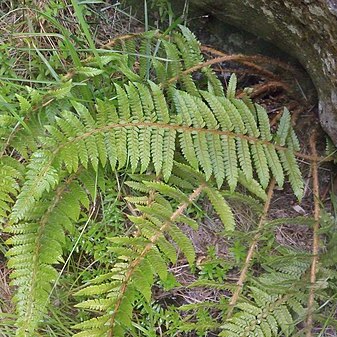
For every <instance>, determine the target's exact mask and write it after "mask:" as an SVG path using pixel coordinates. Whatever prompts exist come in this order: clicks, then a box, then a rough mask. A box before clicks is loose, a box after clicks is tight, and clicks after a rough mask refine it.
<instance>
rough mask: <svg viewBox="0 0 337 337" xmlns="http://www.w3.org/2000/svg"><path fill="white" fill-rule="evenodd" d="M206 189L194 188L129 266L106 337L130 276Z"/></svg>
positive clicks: (110, 333) (109, 336)
mask: <svg viewBox="0 0 337 337" xmlns="http://www.w3.org/2000/svg"><path fill="white" fill-rule="evenodd" d="M204 188H206V184H205V183H203V184H201V185H200V186H199V187H198V188H196V189H195V190H194V191H193V193H192V194H191V195H190V196H189V198H188V201H186V202H184V203H182V204H180V206H179V207H178V208H177V209H176V210H175V212H174V213H173V214H172V215H171V217H170V219H169V221H166V222H165V223H164V224H163V225H162V226H161V227H160V229H159V230H158V232H157V233H156V234H154V235H153V236H152V237H151V238H150V239H149V241H150V242H149V243H148V244H147V245H146V246H145V247H144V249H143V251H142V252H141V253H140V255H139V256H138V257H137V258H136V259H135V260H134V261H133V262H132V263H131V264H130V266H129V268H128V270H127V272H126V274H125V278H124V281H123V283H122V286H121V288H120V291H119V296H118V299H117V301H116V304H115V306H114V309H113V314H112V316H111V319H110V329H109V332H108V337H113V336H114V331H113V330H114V329H113V327H114V322H115V318H116V315H117V313H118V310H119V307H120V306H121V304H122V300H123V298H124V295H125V292H126V290H127V288H128V284H129V282H130V281H131V278H132V275H133V273H134V272H135V270H136V268H137V267H138V266H139V264H140V263H141V262H142V260H143V259H144V258H145V256H146V255H147V253H148V252H149V251H150V250H151V249H152V248H153V246H154V245H155V244H156V242H157V241H158V239H159V238H160V237H161V236H162V235H163V233H164V232H165V231H167V230H168V229H169V228H170V225H171V223H172V222H174V221H176V220H177V218H179V216H181V215H182V214H183V212H184V211H185V210H186V208H187V207H188V206H189V205H190V204H191V203H192V202H193V201H194V200H195V199H197V198H198V197H199V195H200V194H201V192H202V191H203V190H204Z"/></svg>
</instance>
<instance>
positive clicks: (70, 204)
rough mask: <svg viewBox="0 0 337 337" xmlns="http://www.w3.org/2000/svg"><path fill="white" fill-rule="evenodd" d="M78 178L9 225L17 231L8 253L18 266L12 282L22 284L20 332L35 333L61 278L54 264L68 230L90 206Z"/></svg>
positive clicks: (18, 300)
mask: <svg viewBox="0 0 337 337" xmlns="http://www.w3.org/2000/svg"><path fill="white" fill-rule="evenodd" d="M75 178H76V177H75V176H71V177H70V178H69V179H68V180H66V181H65V182H64V183H62V184H60V185H59V187H58V188H57V189H56V191H55V195H54V196H53V197H52V198H50V199H49V198H47V199H45V200H42V201H39V202H34V207H35V213H34V214H30V215H29V216H28V215H27V214H25V215H23V213H19V214H18V215H17V219H21V218H22V217H23V216H24V217H25V218H26V219H27V220H25V221H22V222H20V223H19V224H17V225H12V226H8V227H7V228H6V231H7V232H9V233H13V234H14V235H13V236H12V237H11V238H10V239H9V240H8V241H7V243H8V244H10V245H13V247H12V248H10V249H9V251H8V253H7V254H8V256H9V261H8V266H9V267H10V268H12V269H13V270H14V271H13V272H12V274H11V278H12V284H13V285H16V286H18V290H17V292H16V294H15V297H14V300H15V302H16V308H17V314H18V320H17V322H16V325H17V329H18V330H17V336H33V335H34V334H35V331H36V329H37V326H38V323H39V322H40V320H41V319H42V317H43V315H44V314H45V312H46V310H47V304H48V302H49V296H50V291H51V289H52V284H53V283H54V282H55V281H56V279H57V271H56V269H55V268H54V267H53V265H55V264H56V263H59V262H61V261H62V253H63V246H64V244H65V230H67V231H70V232H72V231H73V227H72V226H73V223H74V221H76V220H78V218H79V214H80V209H81V207H82V206H85V207H87V208H88V207H89V200H88V197H87V194H86V192H85V191H84V189H83V186H81V184H80V183H79V181H77V180H75ZM53 183H54V181H53ZM47 188H48V187H47ZM37 190H39V189H37ZM25 193H26V192H25ZM27 193H28V192H27Z"/></svg>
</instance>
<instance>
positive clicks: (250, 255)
mask: <svg viewBox="0 0 337 337" xmlns="http://www.w3.org/2000/svg"><path fill="white" fill-rule="evenodd" d="M274 187H275V179H272V180H271V182H270V184H269V187H268V193H267V200H266V202H265V204H264V207H263V213H262V216H261V218H260V221H259V224H258V225H257V231H256V234H255V235H254V238H253V242H252V243H251V245H250V247H249V250H248V254H247V256H246V261H245V263H244V265H243V268H242V269H241V273H240V276H239V280H238V281H237V282H236V285H237V288H236V290H235V292H234V293H233V295H232V298H231V300H230V302H229V309H228V312H227V319H228V318H230V317H231V315H232V313H233V309H234V307H235V305H236V302H237V301H238V299H239V296H240V294H241V291H242V288H243V284H244V282H245V280H246V278H247V273H248V269H249V266H250V263H251V261H252V259H253V256H254V252H255V248H256V246H257V243H258V241H259V239H260V235H261V230H262V229H263V226H264V224H265V223H266V219H267V215H268V211H269V207H270V202H271V199H272V196H273V192H274Z"/></svg>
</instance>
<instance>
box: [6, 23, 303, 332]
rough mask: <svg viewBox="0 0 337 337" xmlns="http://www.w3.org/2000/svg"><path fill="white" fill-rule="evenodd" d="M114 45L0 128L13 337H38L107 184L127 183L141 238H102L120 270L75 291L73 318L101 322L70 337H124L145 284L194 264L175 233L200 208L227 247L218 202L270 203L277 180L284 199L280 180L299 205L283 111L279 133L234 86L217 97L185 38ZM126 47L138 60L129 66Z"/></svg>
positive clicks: (224, 210) (290, 133)
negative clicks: (242, 195) (200, 203)
mask: <svg viewBox="0 0 337 337" xmlns="http://www.w3.org/2000/svg"><path fill="white" fill-rule="evenodd" d="M122 41H123V40H120V41H119V46H117V48H119V49H121V52H120V53H115V54H111V53H106V55H105V54H103V55H101V56H100V62H98V60H93V59H90V58H89V59H87V60H86V62H83V64H77V65H76V67H74V69H71V71H70V72H69V73H67V74H66V75H65V76H64V77H63V80H62V81H63V82H61V83H60V84H59V86H58V87H57V88H55V89H52V90H49V91H46V93H45V95H42V94H40V93H38V92H37V91H34V90H31V91H30V93H29V95H27V96H24V95H18V96H17V97H16V100H17V101H16V102H15V104H16V105H15V109H12V110H11V111H8V112H6V113H4V115H2V116H1V121H4V122H5V123H4V127H3V128H2V129H1V148H2V151H1V156H0V171H1V173H2V183H1V185H0V217H1V221H2V222H3V223H5V224H6V231H7V232H9V233H11V234H12V237H11V238H10V239H9V240H8V243H9V244H10V245H11V246H12V247H11V248H10V250H9V252H8V256H9V267H10V268H12V269H13V273H12V279H13V281H12V284H13V285H15V286H17V292H16V296H15V301H16V306H17V313H18V317H19V318H18V320H17V336H20V337H21V336H22V337H26V336H27V337H28V336H29V337H30V336H34V335H36V334H37V330H38V328H39V324H40V322H41V321H43V317H44V315H45V314H46V312H47V309H48V302H49V298H50V293H51V291H52V288H53V286H54V284H55V282H56V280H57V277H58V276H57V268H56V266H57V264H58V263H60V262H62V261H63V258H62V256H63V250H64V246H65V237H66V235H70V236H72V233H73V232H74V226H76V225H77V223H78V221H79V217H80V214H81V212H83V213H85V214H87V213H88V212H89V209H90V207H91V205H92V204H94V205H96V197H97V189H98V188H100V189H102V190H103V191H104V184H103V182H102V176H106V177H108V178H109V179H114V174H115V173H116V172H118V171H122V170H123V172H125V173H128V174H130V179H131V180H130V181H129V182H128V183H127V185H128V186H129V188H131V189H132V190H133V192H132V194H131V195H130V196H129V197H128V199H126V200H127V201H128V203H131V204H134V206H132V207H134V208H135V211H134V212H133V213H135V214H138V216H136V215H135V214H133V215H132V216H131V215H129V216H128V217H129V221H131V222H132V223H133V225H134V227H135V228H136V232H135V234H134V235H130V236H121V237H113V238H111V239H110V241H111V245H110V247H109V249H110V251H111V252H112V253H114V254H115V256H117V262H116V263H115V264H114V265H113V266H111V271H110V272H109V273H107V274H106V275H100V276H99V277H98V278H97V279H94V280H93V281H92V282H91V283H90V284H89V285H88V286H87V287H86V288H84V289H82V290H81V291H80V292H78V295H79V296H86V297H88V299H87V300H85V301H83V302H81V303H79V304H78V307H80V308H84V309H89V310H91V311H97V312H100V313H101V315H100V316H98V317H92V318H91V319H89V320H87V321H85V322H82V323H79V324H78V325H77V326H76V327H77V328H78V329H80V330H82V331H81V332H79V333H77V334H76V336H78V337H84V336H124V335H125V334H127V332H128V331H129V329H132V328H130V326H131V321H132V312H133V305H134V304H135V301H136V298H139V297H141V298H142V300H144V301H146V302H149V301H150V299H151V289H152V286H153V284H154V283H155V282H156V280H157V279H160V280H161V281H163V282H164V281H165V280H166V278H167V275H168V272H167V269H168V265H169V264H170V263H175V262H176V261H177V258H178V254H180V253H182V255H183V256H184V257H185V258H186V260H187V261H188V263H189V264H190V265H191V266H192V265H193V264H194V262H195V252H194V247H193V245H192V243H191V241H190V239H188V237H187V236H186V234H185V233H184V231H183V230H182V229H181V228H180V226H179V225H180V224H181V223H184V224H186V225H188V226H190V227H191V228H194V229H195V228H197V226H198V223H197V222H196V221H195V220H194V219H192V218H191V217H190V216H188V215H187V214H186V213H184V212H185V210H186V208H187V207H190V206H191V205H192V204H195V203H197V199H198V198H199V196H200V195H203V196H207V198H208V199H209V201H210V203H211V204H212V205H213V208H214V210H215V211H216V212H217V213H218V216H219V218H220V219H221V221H222V222H223V225H224V229H225V230H226V233H228V234H232V233H233V232H234V230H235V219H234V215H233V212H232V210H231V207H230V206H229V204H228V203H227V200H226V199H227V196H228V197H229V195H230V196H234V195H235V190H236V188H237V186H238V184H240V185H242V186H244V187H245V188H246V189H247V190H249V191H250V192H251V194H252V195H254V196H255V197H257V198H260V199H263V200H265V199H266V193H265V188H266V187H267V186H268V184H269V182H270V180H271V178H272V177H275V179H276V181H277V182H278V184H279V186H280V187H281V186H282V185H283V184H284V181H285V180H286V177H285V174H287V175H288V180H289V181H290V184H291V186H292V188H293V190H294V192H295V194H296V195H297V197H298V198H299V199H300V198H301V196H302V194H303V182H302V179H301V173H300V170H299V168H298V165H297V162H296V157H295V152H296V151H298V150H299V149H298V141H297V138H296V135H295V133H294V130H293V128H292V126H291V122H290V115H289V112H288V111H287V110H285V112H284V114H283V116H282V118H281V122H280V126H279V128H278V129H277V131H276V132H275V133H273V132H272V131H271V129H270V125H269V121H268V116H267V113H266V111H265V109H263V108H262V107H261V106H259V105H254V106H253V105H252V104H249V105H248V104H246V103H245V102H244V101H243V100H239V99H237V98H235V92H236V82H237V80H236V77H235V75H233V76H232V77H231V79H230V81H229V85H228V89H227V92H226V93H225V92H224V90H223V88H222V85H221V83H220V81H219V79H218V78H217V77H216V75H215V74H214V73H213V71H212V69H211V68H209V67H203V66H202V62H203V56H202V53H201V51H200V47H199V43H198V42H197V40H196V39H195V37H194V36H193V34H192V33H191V32H190V31H189V30H188V29H187V28H185V27H183V26H181V27H180V31H179V32H174V33H172V35H171V36H170V38H169V39H168V38H167V37H165V36H161V35H159V34H156V33H153V32H149V33H147V34H144V36H140V38H139V39H138V40H136V39H135V40H132V41H127V42H122ZM154 43H156V46H158V48H157V47H155V48H154ZM134 46H139V48H140V51H141V54H140V55H139V56H135V55H130V53H129V54H124V51H126V52H127V51H129V52H130V49H133V48H134ZM151 53H156V55H155V56H154V55H151ZM100 63H101V64H103V65H104V69H99V67H98V66H97V64H100ZM193 68H196V69H199V68H200V72H201V74H202V76H203V77H204V78H205V80H206V82H207V83H206V84H205V87H206V86H207V88H208V91H205V90H204V89H205V87H201V85H200V83H199V81H196V80H194V79H193V77H192V75H191V72H192V71H191V69H193ZM111 74H112V76H111ZM77 79H80V81H79V82H76V80H77ZM83 79H85V81H86V84H87V85H85V86H83V84H84V83H83V82H82V80H83ZM159 79H160V80H161V81H164V82H163V83H161V84H159V82H160V81H159ZM98 83H106V85H105V86H104V87H103V88H97V84H98ZM89 88H90V90H89ZM23 139H24V141H22V140H23ZM9 153H11V156H10V155H9ZM145 173H146V174H145ZM220 189H224V190H226V192H224V191H221V192H220ZM187 191H188V192H189V195H186V194H185V193H186V192H187ZM258 308H259V307H258ZM238 309H241V310H244V307H242V308H238ZM247 310H248V309H247ZM247 310H246V311H247ZM256 310H257V309H256ZM256 312H257V311H256ZM250 315H255V314H254V313H251V314H250ZM284 315H285V314H284ZM255 316H256V315H255ZM205 327H206V325H205ZM272 331H273V330H272ZM282 331H283V328H282Z"/></svg>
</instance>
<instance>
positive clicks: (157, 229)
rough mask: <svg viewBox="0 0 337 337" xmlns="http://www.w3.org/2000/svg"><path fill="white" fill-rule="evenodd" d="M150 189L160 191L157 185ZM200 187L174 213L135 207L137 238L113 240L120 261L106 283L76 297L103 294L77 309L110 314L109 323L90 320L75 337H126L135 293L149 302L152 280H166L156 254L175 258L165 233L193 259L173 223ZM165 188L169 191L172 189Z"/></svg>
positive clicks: (163, 265) (163, 263)
mask: <svg viewBox="0 0 337 337" xmlns="http://www.w3.org/2000/svg"><path fill="white" fill-rule="evenodd" d="M150 185H151V184H150ZM153 186H154V187H157V188H159V189H161V190H162V189H163V187H161V186H160V185H158V184H156V183H154V185H153ZM203 188H204V186H202V185H201V186H199V188H197V189H196V190H195V191H194V192H193V193H192V194H191V195H190V196H189V197H188V200H187V201H185V202H184V203H182V204H180V206H179V207H178V208H177V209H176V210H175V211H174V212H173V211H170V210H167V209H165V208H162V207H160V205H159V204H156V203H152V205H151V207H147V206H138V209H139V210H140V211H142V213H143V216H141V217H131V216H130V217H129V218H130V220H132V221H134V223H135V224H136V225H137V226H138V228H139V231H140V232H139V233H138V236H137V237H135V238H132V237H131V238H113V239H112V242H113V243H114V246H113V247H111V249H112V250H113V251H114V252H118V254H119V256H120V257H119V261H120V262H118V263H116V264H115V266H114V268H113V269H112V272H111V274H110V275H111V276H108V280H107V279H106V278H103V279H101V280H102V281H103V282H104V283H103V284H102V285H101V284H100V282H99V281H97V280H96V281H94V283H95V286H92V285H89V287H87V288H85V289H84V290H81V291H80V292H79V293H78V295H87V296H88V295H89V296H90V295H92V294H94V295H96V296H98V295H105V296H104V297H101V298H97V299H95V300H86V301H84V302H82V303H80V304H79V305H78V307H82V308H88V309H92V310H97V311H101V312H103V317H106V315H107V314H105V313H104V312H111V316H110V318H109V321H108V322H107V321H106V320H105V319H102V320H92V319H91V320H89V321H86V322H85V323H84V324H83V323H81V324H79V325H78V326H76V328H80V329H83V328H84V329H85V331H84V332H80V333H79V334H76V335H75V336H81V335H83V333H84V335H85V334H90V332H91V331H93V333H96V332H97V331H98V330H99V329H100V331H101V334H106V335H108V336H117V337H118V336H124V335H125V332H126V331H127V329H128V327H129V326H130V321H131V315H132V310H133V302H134V299H135V294H136V293H139V294H141V295H142V296H143V297H144V299H145V300H146V301H150V298H151V287H152V284H153V282H154V277H155V276H156V275H158V276H159V277H160V278H163V279H165V277H166V275H167V262H166V261H165V260H164V259H163V258H162V257H160V258H158V256H159V255H160V254H159V251H161V252H162V253H163V254H164V255H165V256H167V257H168V258H169V260H172V258H170V256H171V255H172V252H173V254H174V255H175V254H176V248H175V246H174V245H173V244H172V243H171V242H169V241H168V240H166V239H165V237H164V233H167V234H169V235H170V236H171V237H172V239H173V240H174V241H175V242H176V244H177V245H178V247H179V248H180V249H181V250H182V251H183V252H184V254H185V255H186V257H187V259H188V261H189V262H190V263H193V261H194V258H195V255H194V248H193V246H192V245H191V242H190V241H189V240H188V239H187V238H186V237H185V235H184V234H183V233H182V232H181V230H180V229H179V228H178V227H177V226H176V224H175V222H176V221H177V220H178V219H179V216H180V215H182V213H183V212H184V210H185V209H186V207H187V206H188V205H189V204H190V203H191V202H193V201H194V200H195V199H196V198H197V197H198V196H199V195H200V193H201V192H202V190H203ZM166 189H167V188H166ZM166 189H165V190H166ZM168 189H169V190H171V191H172V189H170V188H168ZM176 194H177V192H176V193H174V195H176ZM178 195H179V192H178ZM179 198H180V195H179ZM139 235H141V236H139ZM168 247H169V248H168ZM173 259H175V256H173ZM158 268H159V269H158ZM109 280H110V281H109ZM107 281H108V282H107Z"/></svg>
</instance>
